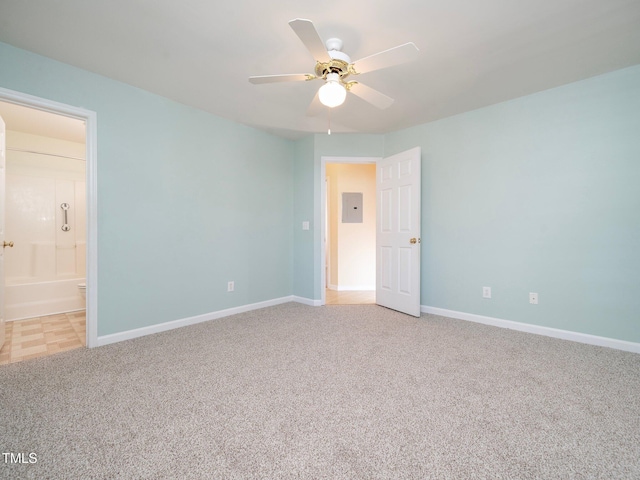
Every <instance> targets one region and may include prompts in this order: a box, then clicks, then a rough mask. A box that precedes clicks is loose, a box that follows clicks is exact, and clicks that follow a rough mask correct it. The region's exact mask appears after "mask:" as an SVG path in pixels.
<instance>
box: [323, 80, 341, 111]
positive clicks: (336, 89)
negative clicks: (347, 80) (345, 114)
mask: <svg viewBox="0 0 640 480" xmlns="http://www.w3.org/2000/svg"><path fill="white" fill-rule="evenodd" d="M318 98H319V99H320V103H322V104H323V105H325V106H327V107H329V108H334V107H337V106H339V105H342V104H343V103H344V101H345V99H346V98H347V89H346V88H344V86H343V85H340V83H339V82H337V81H333V80H329V81H327V83H325V84H324V85H323V86H321V87H320V90H318Z"/></svg>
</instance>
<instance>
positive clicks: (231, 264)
mask: <svg viewBox="0 0 640 480" xmlns="http://www.w3.org/2000/svg"><path fill="white" fill-rule="evenodd" d="M0 65H1V66H2V68H0V86H2V87H5V88H9V89H12V90H16V91H20V92H24V93H29V94H32V95H36V96H40V97H44V98H47V99H51V100H55V101H59V102H63V103H67V104H70V105H74V106H78V107H83V108H86V109H89V110H93V111H96V112H97V114H98V189H99V190H98V192H99V215H98V230H99V245H98V259H99V286H100V289H99V312H98V316H99V319H98V323H99V335H105V334H110V333H116V332H121V331H126V330H130V329H133V328H139V327H144V326H149V325H152V324H157V323H162V322H166V321H169V320H175V319H180V318H185V317H189V316H193V315H198V314H202V313H208V312H212V311H217V310H221V309H224V308H230V307H233V306H239V305H245V304H249V303H254V302H259V301H261V300H268V299H273V298H278V297H282V296H287V295H291V294H294V295H298V296H301V297H305V298H310V299H319V298H320V297H321V285H320V251H321V246H322V239H321V236H320V228H319V227H320V205H319V203H320V188H321V180H322V179H321V178H320V176H321V175H320V165H321V157H322V156H367V157H369V156H383V155H390V154H393V153H396V152H399V151H402V150H405V149H408V148H412V147H415V146H420V147H422V171H423V179H422V180H423V195H422V203H423V205H422V209H423V210H422V212H423V215H422V229H423V232H422V238H423V243H422V246H423V262H422V292H421V293H422V295H421V303H422V304H423V305H429V306H434V307H440V308H445V309H451V310H457V311H462V312H467V313H475V314H480V315H488V316H491V317H496V318H503V319H507V320H514V321H519V322H526V323H530V324H536V325H543V326H548V327H554V328H560V329H566V330H572V331H576V332H584V333H590V334H594V335H601V336H605V337H611V338H619V339H624V340H628V341H633V342H640V321H639V319H640V295H638V294H637V290H638V286H640V249H639V247H640V214H638V212H640V194H639V193H638V192H639V191H640V188H639V187H638V185H640V133H639V132H640V67H632V68H628V69H625V70H620V71H617V72H613V73H611V74H607V75H602V76H599V77H595V78H592V79H589V80H585V81H582V82H578V83H574V84H570V85H566V86H564V87H560V88H556V89H553V90H548V91H545V92H541V93H538V94H536V95H530V96H527V97H523V98H520V99H517V100H513V101H510V102H505V103H502V104H499V105H494V106H491V107H487V108H483V109H480V110H476V111H473V112H469V113H466V114H462V115H458V116H455V117H451V118H448V119H444V120H441V121H438V122H432V123H429V124H425V125H421V126H418V127H414V128H410V129H406V130H402V131H399V132H394V133H390V134H388V135H358V134H344V135H335V134H334V135H331V136H327V135H321V134H318V135H312V136H309V137H306V138H304V139H302V140H299V141H296V142H292V141H288V140H284V139H279V138H276V137H274V136H271V135H268V134H265V133H262V132H259V131H257V130H254V129H251V128H248V127H244V126H240V125H238V124H235V123H233V122H230V121H226V120H223V119H220V118H218V117H215V116H213V115H210V114H207V113H204V112H202V111H200V110H197V109H193V108H190V107H186V106H183V105H180V104H177V103H175V102H172V101H169V100H167V99H164V98H162V97H159V96H156V95H153V94H151V93H149V92H145V91H143V90H139V89H136V88H133V87H131V86H128V85H125V84H122V83H119V82H116V81H113V80H110V79H107V78H104V77H101V76H98V75H94V74H91V73H89V72H86V71H83V70H80V69H76V68H73V67H70V66H68V65H64V64H61V63H59V62H55V61H53V60H50V59H47V58H44V57H40V56H37V55H34V54H31V53H29V52H25V51H23V50H19V49H16V48H13V47H11V46H8V45H5V44H0ZM305 220H309V221H310V222H311V230H310V231H308V232H307V231H302V221H305ZM228 280H234V281H235V282H236V292H235V293H234V294H227V293H226V282H227V281H228ZM482 286H491V287H492V289H493V299H491V300H484V299H482V298H481V291H482ZM530 291H535V292H538V293H539V295H540V304H539V305H537V306H533V305H529V303H528V292H530Z"/></svg>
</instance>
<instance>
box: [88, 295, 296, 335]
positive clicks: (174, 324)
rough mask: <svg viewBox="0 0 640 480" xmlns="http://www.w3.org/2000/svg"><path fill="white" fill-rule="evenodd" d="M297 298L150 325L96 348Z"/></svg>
mask: <svg viewBox="0 0 640 480" xmlns="http://www.w3.org/2000/svg"><path fill="white" fill-rule="evenodd" d="M295 298H296V297H294V296H293V295H291V296H288V297H281V298H274V299H273V300H266V301H264V302H258V303H251V304H249V305H242V306H240V307H234V308H228V309H226V310H218V311H217V312H211V313H205V314H203V315H196V316H195V317H188V318H182V319H180V320H173V321H170V322H165V323H160V324H158V325H150V326H148V327H142V328H136V329H134V330H127V331H126V332H118V333H113V334H110V335H102V336H100V337H98V340H97V343H96V346H98V347H101V346H103V345H109V344H111V343H117V342H122V341H124V340H131V339H133V338H138V337H144V336H145V335H151V334H153V333H160V332H166V331H167V330H173V329H174V328H180V327H186V326H188V325H195V324H196V323H202V322H208V321H209V320H216V319H218V318H222V317H228V316H229V315H236V314H238V313H244V312H249V311H251V310H258V309H259V308H265V307H272V306H274V305H280V304H282V303H288V302H292V301H298V300H296V299H295ZM301 303H303V302H301Z"/></svg>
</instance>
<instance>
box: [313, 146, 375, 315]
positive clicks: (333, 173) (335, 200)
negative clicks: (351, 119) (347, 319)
mask: <svg viewBox="0 0 640 480" xmlns="http://www.w3.org/2000/svg"><path fill="white" fill-rule="evenodd" d="M375 161H376V159H371V158H359V157H356V158H342V157H340V158H335V157H326V158H323V170H324V173H325V179H326V181H325V189H324V190H325V192H324V193H325V195H324V199H325V203H324V224H323V227H324V236H323V238H324V239H325V245H324V247H325V248H324V249H323V254H324V266H325V272H324V273H325V282H324V284H325V290H324V299H323V300H324V304H326V305H355V304H374V303H376V296H375V288H376V251H375V245H376V163H375ZM351 199H355V201H356V203H355V204H353V205H347V203H348V202H350V201H352V200H351ZM348 211H350V212H351V213H355V214H356V215H355V217H353V218H346V215H348Z"/></svg>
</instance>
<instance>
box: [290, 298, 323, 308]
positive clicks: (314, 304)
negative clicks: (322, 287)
mask: <svg viewBox="0 0 640 480" xmlns="http://www.w3.org/2000/svg"><path fill="white" fill-rule="evenodd" d="M291 301H292V302H297V303H302V304H304V305H309V306H310V307H321V306H322V305H324V303H323V302H322V300H314V299H312V298H306V297H298V296H297V295H292V296H291Z"/></svg>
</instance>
